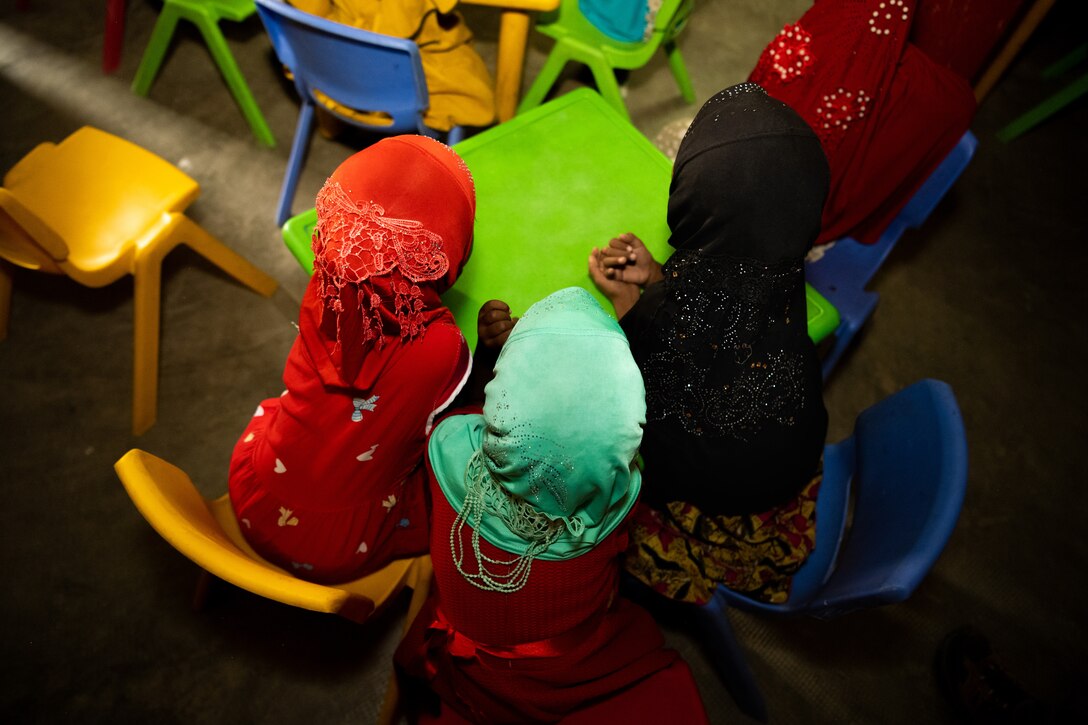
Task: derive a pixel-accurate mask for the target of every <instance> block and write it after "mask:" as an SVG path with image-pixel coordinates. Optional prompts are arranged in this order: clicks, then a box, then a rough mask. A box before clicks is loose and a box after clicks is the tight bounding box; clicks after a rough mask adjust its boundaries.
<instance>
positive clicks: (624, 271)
mask: <svg viewBox="0 0 1088 725" xmlns="http://www.w3.org/2000/svg"><path fill="white" fill-rule="evenodd" d="M593 251H594V253H595V254H597V259H598V265H599V267H600V269H601V271H602V273H603V274H604V276H605V277H607V278H608V279H611V280H616V281H617V282H629V283H631V284H637V285H639V286H640V287H645V286H646V285H648V284H652V283H654V282H657V281H659V280H660V279H661V265H660V264H658V263H657V261H656V260H654V258H653V255H651V254H650V250H648V249H646V245H645V244H643V243H642V240H641V239H639V238H638V237H636V236H635V235H634V234H631V233H630V232H626V233H624V234H621V235H620V236H618V237H615V238H613V239H611V240H610V241H609V242H608V246H607V247H603V248H601V249H600V250H597V249H594V250H593Z"/></svg>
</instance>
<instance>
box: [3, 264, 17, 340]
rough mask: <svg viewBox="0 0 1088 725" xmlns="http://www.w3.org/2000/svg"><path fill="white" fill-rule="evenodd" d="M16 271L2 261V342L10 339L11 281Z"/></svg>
mask: <svg viewBox="0 0 1088 725" xmlns="http://www.w3.org/2000/svg"><path fill="white" fill-rule="evenodd" d="M14 272H15V269H14V268H13V267H12V265H10V264H8V263H7V262H5V261H4V260H2V259H0V342H3V341H4V340H6V339H7V337H8V319H9V318H10V317H11V279H12V276H13V273H14Z"/></svg>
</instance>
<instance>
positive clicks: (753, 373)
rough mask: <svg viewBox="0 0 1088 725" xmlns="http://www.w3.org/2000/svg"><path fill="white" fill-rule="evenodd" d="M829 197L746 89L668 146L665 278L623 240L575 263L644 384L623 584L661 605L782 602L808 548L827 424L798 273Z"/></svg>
mask: <svg viewBox="0 0 1088 725" xmlns="http://www.w3.org/2000/svg"><path fill="white" fill-rule="evenodd" d="M827 189H828V167H827V160H826V158H825V156H824V153H823V151H822V149H821V147H820V143H819V141H818V139H817V138H816V135H815V134H814V133H813V132H812V130H811V129H810V128H809V126H808V125H807V124H806V123H805V122H804V121H803V120H802V119H801V118H800V117H799V116H798V115H797V114H796V113H795V112H794V111H792V110H791V109H790V108H789V107H788V106H786V105H785V104H784V103H781V102H780V101H776V100H774V99H773V98H771V97H769V96H767V95H766V93H765V92H764V91H763V89H762V88H761V87H760V86H758V85H756V84H753V83H744V84H741V85H738V86H734V87H732V88H728V89H726V90H724V91H722V92H720V93H718V94H717V95H716V96H714V97H713V98H711V99H710V100H709V101H707V103H706V104H705V105H704V106H703V107H702V109H701V110H700V111H699V113H698V115H696V117H695V119H694V120H693V121H692V123H691V126H690V128H689V129H688V132H687V135H686V136H685V137H684V140H683V141H682V143H681V144H680V149H679V151H678V153H677V157H676V162H675V166H674V168H673V176H672V183H671V185H670V188H669V205H668V223H669V228H670V229H671V231H672V236H671V238H670V240H669V242H670V244H671V245H672V246H673V247H674V248H675V249H676V252H675V253H674V254H673V255H672V257H671V258H670V259H669V260H668V262H666V263H665V265H664V266H661V265H659V264H658V263H657V262H656V261H654V260H653V259H652V257H651V256H650V255H649V252H648V251H647V250H646V248H645V247H644V246H643V245H642V243H641V242H640V241H639V240H638V238H637V237H635V236H634V235H631V234H625V235H623V236H621V237H617V238H616V239H613V240H611V242H610V243H609V245H608V247H606V248H604V249H594V250H593V253H592V254H591V255H590V259H589V268H590V274H591V275H592V277H593V279H594V281H595V282H596V283H597V285H598V286H599V287H600V288H601V290H602V291H603V292H604V293H605V294H606V295H607V296H608V297H609V298H610V299H611V300H612V302H613V305H614V306H615V308H616V314H617V316H618V317H619V318H620V322H621V325H622V326H623V329H624V330H625V331H626V333H627V336H628V338H629V339H630V341H631V349H632V352H633V353H634V356H635V360H636V361H637V362H638V364H639V367H640V368H641V370H642V372H643V376H644V378H645V381H646V398H647V401H646V402H647V424H646V431H645V436H644V438H643V444H642V455H643V459H644V461H645V465H646V470H645V484H644V488H643V499H642V500H643V502H644V505H643V506H642V507H641V510H640V512H639V514H638V516H637V521H636V524H635V526H634V530H633V541H634V543H633V544H632V547H631V549H630V550H629V551H628V556H627V563H626V567H627V570H628V571H629V572H630V573H631V574H633V575H634V576H635V577H637V578H638V579H640V580H641V581H643V582H644V583H645V584H647V585H649V586H651V587H652V588H654V589H655V590H657V591H658V592H660V593H662V594H665V595H667V596H670V597H672V598H675V599H681V600H685V601H693V602H699V603H702V602H705V601H708V600H709V599H710V597H711V596H712V594H713V590H714V588H715V587H716V586H717V585H718V584H719V583H724V584H726V585H727V586H729V587H731V588H733V589H736V590H738V591H742V592H744V593H746V594H748V595H749V596H753V597H756V598H760V599H763V600H765V601H771V602H780V601H785V599H786V598H787V596H788V592H789V580H790V576H792V574H793V573H794V572H795V571H796V570H797V569H798V568H799V567H800V565H801V563H803V561H804V559H805V558H806V557H807V556H808V554H809V553H810V552H811V550H812V548H813V544H814V538H815V515H814V511H815V496H816V490H817V488H818V486H819V480H820V471H821V467H820V461H821V454H822V451H823V445H824V436H825V434H826V432H827V412H826V410H825V408H824V405H823V399H822V397H821V386H822V385H821V377H820V363H819V359H818V357H817V354H816V349H815V347H814V345H813V343H812V341H811V340H810V339H809V337H808V332H807V314H806V306H805V290H804V256H805V253H806V252H807V251H808V249H809V248H810V247H811V245H812V242H813V240H814V239H815V238H816V236H817V234H818V233H819V231H820V215H821V211H822V209H823V204H824V200H825V198H826V196H827ZM640 288H643V289H641V291H640Z"/></svg>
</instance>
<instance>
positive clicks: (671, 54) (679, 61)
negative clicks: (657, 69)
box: [663, 40, 695, 103]
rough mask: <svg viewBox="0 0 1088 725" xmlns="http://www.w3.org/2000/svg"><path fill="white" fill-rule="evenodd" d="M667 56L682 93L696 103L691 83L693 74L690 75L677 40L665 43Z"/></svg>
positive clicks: (690, 101)
mask: <svg viewBox="0 0 1088 725" xmlns="http://www.w3.org/2000/svg"><path fill="white" fill-rule="evenodd" d="M663 48H664V50H665V57H666V58H668V61H669V70H671V71H672V77H673V78H675V79H676V85H677V86H679V87H680V95H681V96H683V98H684V100H685V101H687V102H688V103H695V88H694V86H692V85H691V76H689V75H688V67H687V66H686V65H684V56H682V55H680V48H679V47H678V46H677V45H676V42H675V41H672V40H670V41H668V42H666V43H664V44H663Z"/></svg>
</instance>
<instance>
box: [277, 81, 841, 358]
mask: <svg viewBox="0 0 1088 725" xmlns="http://www.w3.org/2000/svg"><path fill="white" fill-rule="evenodd" d="M455 148H456V150H457V152H458V153H459V154H460V155H461V157H462V158H463V159H464V160H465V163H467V164H468V167H469V169H471V170H472V175H473V178H474V179H475V181H476V236H475V241H474V244H473V250H472V257H471V258H470V259H469V262H468V264H467V265H466V266H465V269H464V272H462V274H461V277H460V279H458V280H457V283H456V284H455V285H454V286H453V288H452V289H450V290H449V291H447V292H446V294H445V295H444V296H443V299H444V301H445V302H446V304H447V305H448V306H449V308H450V310H451V311H452V312H453V314H454V317H455V318H456V319H457V324H458V325H460V327H461V329H462V330H463V331H464V333H465V338H466V339H467V340H468V343H469V349H475V345H476V314H477V312H478V310H479V308H480V305H482V304H483V303H484V302H486V301H487V300H490V299H500V300H503V301H504V302H506V303H507V304H509V305H510V310H511V312H512V313H513V314H514V315H515V316H517V315H520V314H521V313H523V312H525V310H526V309H527V308H528V307H529V306H530V305H531V304H533V303H534V302H536V301H537V300H539V299H541V298H543V297H545V296H547V295H548V294H550V293H552V292H554V291H556V290H559V289H562V288H564V287H574V286H577V287H583V288H585V289H587V290H589V291H590V292H591V293H592V294H593V295H594V296H595V297H596V298H597V299H598V300H599V301H600V302H601V304H602V305H603V306H604V308H605V309H606V310H609V311H611V309H612V306H611V305H610V304H609V303H608V301H607V300H606V299H605V297H604V296H603V295H602V294H601V293H600V292H599V291H598V290H597V288H596V287H595V286H594V284H593V281H592V280H591V279H590V277H589V272H588V268H587V260H588V258H589V252H590V250H591V249H592V248H593V247H595V246H598V247H599V246H602V245H605V244H607V243H608V241H609V240H610V239H611V238H612V237H615V236H617V235H619V234H621V233H623V232H627V231H629V232H633V233H634V234H636V235H637V236H638V237H639V238H641V239H642V240H643V242H645V244H646V246H647V248H649V250H650V251H651V252H652V253H653V255H654V257H655V258H656V259H659V260H664V259H666V258H668V256H669V254H671V252H672V248H671V247H670V246H669V245H668V238H669V228H668V225H667V224H666V222H665V211H666V204H667V202H668V192H669V179H670V177H671V174H672V164H671V163H670V162H669V160H668V159H667V158H666V157H665V156H664V155H663V154H662V153H661V152H660V151H658V150H657V149H656V148H655V147H654V146H653V144H651V143H650V142H649V141H648V140H647V139H646V138H645V137H644V136H643V135H642V134H641V133H639V132H638V130H637V129H636V128H635V127H634V126H632V125H631V124H630V123H629V122H628V121H627V120H625V119H624V118H623V117H621V116H620V115H619V114H618V113H617V112H616V111H615V110H613V109H612V108H611V107H610V106H609V105H608V104H607V103H606V102H605V101H603V100H602V99H601V97H600V96H599V95H597V94H596V93H594V92H593V91H592V90H589V89H580V90H577V91H573V92H571V93H567V94H565V95H563V96H560V97H559V98H558V99H556V100H554V101H551V102H549V103H547V104H544V105H542V106H539V107H537V108H535V109H533V110H531V111H529V112H527V113H525V114H522V115H520V116H517V117H515V118H514V119H512V120H510V121H507V122H506V123H503V124H501V125H499V126H495V127H494V128H491V129H489V130H487V131H484V132H483V133H481V134H479V135H477V136H473V137H472V138H470V139H467V140H465V141H463V142H461V143H460V144H458V145H457V146H456V147H455ZM315 221H316V213H315V212H314V211H313V210H312V209H311V210H310V211H308V212H304V213H302V214H299V215H298V216H296V217H293V218H291V219H289V220H288V221H287V223H286V224H284V226H283V236H284V241H285V242H286V244H287V247H288V249H290V250H291V252H292V253H293V254H294V256H295V258H296V259H298V261H299V264H301V265H302V267H303V269H305V270H306V271H307V272H311V271H312V270H313V251H312V250H311V249H310V238H311V236H312V233H313V227H314V223H315ZM805 295H806V298H807V301H808V331H809V337H811V338H812V339H813V341H815V342H817V343H818V342H820V341H821V340H822V339H824V338H825V337H827V336H828V335H829V334H830V333H832V332H834V330H835V328H836V327H838V325H839V313H838V311H836V310H835V308H834V307H833V306H832V305H831V303H829V302H828V301H827V300H826V299H825V298H824V297H823V296H821V295H820V294H819V293H818V292H817V291H816V290H814V289H813V288H812V287H811V286H808V285H806V289H805Z"/></svg>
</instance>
